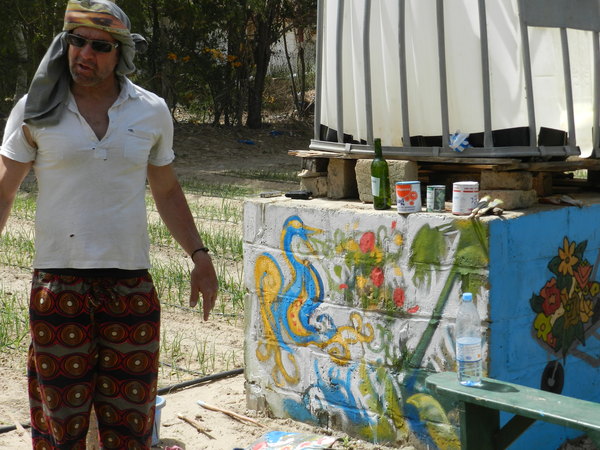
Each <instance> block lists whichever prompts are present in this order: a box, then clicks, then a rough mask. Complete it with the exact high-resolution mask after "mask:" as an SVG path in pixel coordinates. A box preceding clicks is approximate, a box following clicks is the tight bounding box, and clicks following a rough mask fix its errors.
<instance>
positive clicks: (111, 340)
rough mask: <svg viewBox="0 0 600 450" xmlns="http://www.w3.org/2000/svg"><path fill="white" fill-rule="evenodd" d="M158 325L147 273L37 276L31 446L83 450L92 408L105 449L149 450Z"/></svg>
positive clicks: (31, 359)
mask: <svg viewBox="0 0 600 450" xmlns="http://www.w3.org/2000/svg"><path fill="white" fill-rule="evenodd" d="M159 321H160V304H159V302H158V298H157V296H156V293H155V290H154V286H153V283H152V278H151V277H150V275H148V274H147V273H146V274H144V275H143V276H136V277H132V278H122V279H121V278H115V277H80V276H65V275H56V274H52V273H48V272H43V271H40V270H36V271H35V272H34V275H33V284H32V290H31V298H30V331H31V338H32V343H31V346H30V349H29V358H28V381H29V399H30V408H31V425H32V438H33V448H34V449H46V450H51V449H84V448H85V441H86V434H87V430H88V426H89V417H90V410H91V408H92V405H93V406H94V410H95V411H96V414H97V417H98V430H99V435H100V444H101V447H102V448H104V449H148V448H150V445H151V440H152V427H153V425H154V410H155V401H156V385H157V376H158V364H159V360H158V349H159Z"/></svg>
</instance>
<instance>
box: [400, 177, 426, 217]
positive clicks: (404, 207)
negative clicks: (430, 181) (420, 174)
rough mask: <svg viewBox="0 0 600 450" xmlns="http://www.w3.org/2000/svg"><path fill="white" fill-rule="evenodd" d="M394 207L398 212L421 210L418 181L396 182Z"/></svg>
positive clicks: (406, 212) (405, 212)
mask: <svg viewBox="0 0 600 450" xmlns="http://www.w3.org/2000/svg"><path fill="white" fill-rule="evenodd" d="M396 207H397V208H398V212H399V213H400V214H408V213H413V212H419V211H421V182H420V181H398V182H397V183H396Z"/></svg>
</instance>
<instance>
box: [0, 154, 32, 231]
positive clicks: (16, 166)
mask: <svg viewBox="0 0 600 450" xmlns="http://www.w3.org/2000/svg"><path fill="white" fill-rule="evenodd" d="M32 164H33V163H21V162H18V161H14V160H12V159H10V158H7V157H6V156H0V231H2V230H3V229H4V227H5V225H6V222H7V221H8V216H9V214H10V210H11V208H12V205H13V202H14V200H15V196H16V195H17V191H18V190H19V186H20V185H21V183H22V182H23V180H24V179H25V177H26V176H27V174H28V173H29V170H31V166H32Z"/></svg>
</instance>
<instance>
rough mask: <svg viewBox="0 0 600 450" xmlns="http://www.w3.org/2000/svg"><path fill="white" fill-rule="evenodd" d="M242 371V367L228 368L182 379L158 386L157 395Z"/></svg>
mask: <svg viewBox="0 0 600 450" xmlns="http://www.w3.org/2000/svg"><path fill="white" fill-rule="evenodd" d="M241 373H244V368H240V369H234V370H229V371H227V372H219V373H214V374H212V375H208V376H206V377H202V378H197V379H195V380H189V381H184V382H183V383H179V384H174V385H172V386H167V387H164V388H160V389H159V390H158V395H163V394H169V393H171V392H173V391H177V390H179V389H183V388H186V387H190V386H195V385H196V384H201V383H206V382H207V381H215V380H220V379H221V378H227V377H232V376H234V375H239V374H241Z"/></svg>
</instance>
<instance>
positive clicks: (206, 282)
mask: <svg viewBox="0 0 600 450" xmlns="http://www.w3.org/2000/svg"><path fill="white" fill-rule="evenodd" d="M148 182H149V184H150V190H151V191H152V196H153V197H154V202H155V203H156V208H157V210H158V213H159V214H160V217H161V218H162V220H163V222H164V223H165V225H166V226H167V228H168V229H169V231H170V232H171V234H172V235H173V238H175V240H176V241H177V242H178V243H179V245H181V247H182V248H183V250H185V252H186V253H187V254H188V255H191V254H192V252H193V251H194V250H196V249H198V248H201V247H204V244H203V243H202V239H201V237H200V234H199V233H198V229H197V228H196V224H195V222H194V218H193V216H192V213H191V212H190V208H189V206H188V203H187V200H186V198H185V195H184V193H183V190H182V189H181V186H180V185H179V182H178V181H177V177H176V176H175V172H174V170H173V167H172V166H171V165H167V166H153V165H149V166H148ZM193 262H194V269H193V270H192V273H191V289H192V290H191V293H190V306H192V307H193V306H196V304H197V303H198V297H199V294H200V293H202V306H203V312H204V320H207V319H208V315H209V313H210V311H211V310H212V309H213V307H214V306H215V303H216V299H217V290H218V282H217V275H216V272H215V269H214V266H213V264H212V260H211V258H210V256H209V255H208V253H206V252H202V251H200V252H196V253H195V254H194V257H193Z"/></svg>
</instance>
